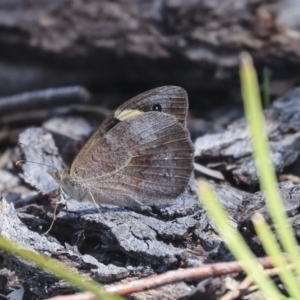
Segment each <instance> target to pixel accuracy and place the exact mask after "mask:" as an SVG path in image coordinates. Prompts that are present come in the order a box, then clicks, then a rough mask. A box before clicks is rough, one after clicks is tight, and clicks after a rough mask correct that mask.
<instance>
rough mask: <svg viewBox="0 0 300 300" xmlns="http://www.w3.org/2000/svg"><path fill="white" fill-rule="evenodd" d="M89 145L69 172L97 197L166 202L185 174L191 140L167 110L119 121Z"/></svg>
mask: <svg viewBox="0 0 300 300" xmlns="http://www.w3.org/2000/svg"><path fill="white" fill-rule="evenodd" d="M93 145H94V146H93V147H91V148H90V149H89V151H88V152H86V153H85V155H84V156H82V157H81V159H80V161H77V163H76V165H74V167H73V172H74V174H75V173H76V176H77V177H78V178H80V184H81V185H82V186H84V187H85V188H87V189H88V190H89V191H90V192H91V193H92V194H93V197H94V198H95V200H96V201H97V202H99V203H108V204H116V205H124V206H130V205H139V204H144V205H154V204H165V203H170V202H172V201H173V200H174V199H175V198H176V197H177V196H179V195H180V194H181V193H182V192H183V191H184V190H185V188H186V186H187V184H188V181H189V179H190V176H191V172H192V157H193V145H192V143H191V141H190V137H189V133H188V131H187V129H186V128H185V126H184V125H183V124H182V123H180V122H178V120H177V119H176V118H175V117H174V116H172V115H169V114H166V113H163V112H161V113H158V112H146V113H144V114H141V115H138V116H136V117H134V118H131V119H128V120H125V121H122V122H120V123H118V124H117V125H115V126H114V127H113V128H111V129H110V130H109V131H108V132H107V133H106V134H105V135H104V136H103V137H102V138H101V139H95V143H94V144H93ZM71 175H72V174H71Z"/></svg>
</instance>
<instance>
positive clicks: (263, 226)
mask: <svg viewBox="0 0 300 300" xmlns="http://www.w3.org/2000/svg"><path fill="white" fill-rule="evenodd" d="M252 222H253V224H254V228H255V231H256V233H257V235H258V237H259V239H260V241H261V243H262V246H263V248H264V250H265V251H266V253H267V254H268V255H269V256H270V258H271V260H272V262H273V264H274V266H276V267H277V268H280V273H279V277H280V279H281V280H282V282H283V284H284V285H285V287H286V289H287V291H288V293H289V294H290V295H291V296H292V297H293V299H300V290H299V287H298V282H297V280H296V277H295V276H294V274H293V273H292V271H291V270H290V268H289V267H288V265H287V262H286V260H285V259H284V258H283V256H282V253H281V249H280V246H279V245H278V244H277V241H276V239H275V237H274V235H273V233H272V231H271V229H270V227H269V226H268V224H267V223H266V222H265V220H264V218H263V216H262V215H261V214H259V213H255V214H254V215H253V217H252Z"/></svg>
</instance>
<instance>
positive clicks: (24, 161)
mask: <svg viewBox="0 0 300 300" xmlns="http://www.w3.org/2000/svg"><path fill="white" fill-rule="evenodd" d="M26 162H28V163H32V164H37V165H42V166H46V167H50V168H53V169H54V170H55V171H58V169H57V168H55V167H54V166H51V165H48V164H43V163H39V162H36V161H30V160H25V159H20V160H18V161H16V163H15V164H16V166H18V165H19V164H23V163H26Z"/></svg>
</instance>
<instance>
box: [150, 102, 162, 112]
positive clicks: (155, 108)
mask: <svg viewBox="0 0 300 300" xmlns="http://www.w3.org/2000/svg"><path fill="white" fill-rule="evenodd" d="M152 110H153V111H162V107H161V105H160V104H158V103H157V104H154V105H153V106H152Z"/></svg>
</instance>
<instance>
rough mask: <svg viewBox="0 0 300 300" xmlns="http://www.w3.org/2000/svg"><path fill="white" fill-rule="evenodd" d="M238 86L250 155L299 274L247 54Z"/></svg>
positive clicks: (278, 230) (299, 264) (249, 58)
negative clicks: (240, 86) (245, 120)
mask: <svg viewBox="0 0 300 300" xmlns="http://www.w3.org/2000/svg"><path fill="white" fill-rule="evenodd" d="M240 76H241V85H242V94H243V99H244V106H245V114H246V119H247V123H248V127H249V130H250V136H251V142H252V147H253V155H254V159H255V163H256V168H257V172H258V177H259V182H260V186H261V188H262V190H263V191H264V193H265V198H266V203H267V206H268V208H269V211H270V214H271V217H272V220H273V222H274V225H275V228H276V231H277V233H278V235H279V239H280V241H281V244H282V246H283V248H284V250H285V251H286V252H287V253H288V254H289V256H290V258H291V262H292V263H293V264H295V267H296V271H297V273H298V276H300V257H299V253H298V248H297V247H298V246H297V241H296V238H295V236H294V234H293V230H292V228H291V226H290V224H289V222H288V220H287V216H286V213H285V208H284V206H283V203H282V201H281V197H280V194H279V192H278V186H277V179H276V174H275V172H274V169H273V165H272V162H271V158H270V155H269V153H270V149H269V144H268V139H267V135H266V132H265V130H264V128H265V123H264V117H263V113H262V106H261V100H260V94H259V88H258V81H257V75H256V72H255V69H254V67H253V63H252V59H251V57H250V55H249V54H247V53H243V54H242V55H241V69H240Z"/></svg>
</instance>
